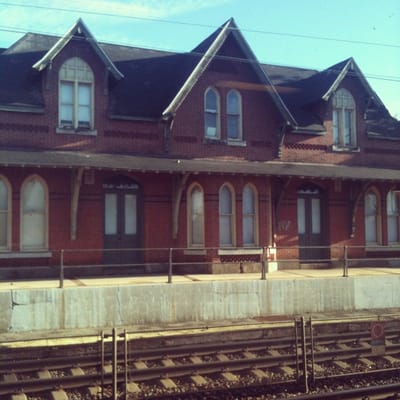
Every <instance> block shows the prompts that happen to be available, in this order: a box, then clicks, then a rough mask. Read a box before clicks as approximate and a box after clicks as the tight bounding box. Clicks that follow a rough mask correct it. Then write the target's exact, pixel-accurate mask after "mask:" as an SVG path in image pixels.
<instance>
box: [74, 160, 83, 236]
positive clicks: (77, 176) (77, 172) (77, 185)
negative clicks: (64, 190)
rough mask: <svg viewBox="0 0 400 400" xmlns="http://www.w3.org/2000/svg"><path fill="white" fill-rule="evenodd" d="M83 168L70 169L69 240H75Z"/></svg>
mask: <svg viewBox="0 0 400 400" xmlns="http://www.w3.org/2000/svg"><path fill="white" fill-rule="evenodd" d="M83 171H84V168H83V167H80V168H77V169H74V170H73V171H72V196H71V240H76V232H77V226H78V204H79V193H80V190H81V185H82V177H83Z"/></svg>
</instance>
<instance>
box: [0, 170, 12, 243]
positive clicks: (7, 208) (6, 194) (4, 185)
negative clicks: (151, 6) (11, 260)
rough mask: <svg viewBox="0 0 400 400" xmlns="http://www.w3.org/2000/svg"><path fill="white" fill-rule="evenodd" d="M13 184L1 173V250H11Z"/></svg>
mask: <svg viewBox="0 0 400 400" xmlns="http://www.w3.org/2000/svg"><path fill="white" fill-rule="evenodd" d="M11 193H12V190H11V185H10V182H9V181H8V179H7V178H6V177H5V176H3V175H1V174H0V250H11V226H12V225H11V211H12V210H11V205H12V201H11Z"/></svg>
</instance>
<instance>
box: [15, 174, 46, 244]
mask: <svg viewBox="0 0 400 400" xmlns="http://www.w3.org/2000/svg"><path fill="white" fill-rule="evenodd" d="M20 246H21V250H45V249H47V248H48V188H47V184H46V182H45V181H44V180H43V179H42V178H41V177H40V176H38V175H31V176H29V177H28V178H26V179H25V181H24V182H23V184H22V186H21V229H20Z"/></svg>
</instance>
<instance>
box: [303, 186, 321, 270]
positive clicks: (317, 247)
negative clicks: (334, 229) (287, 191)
mask: <svg viewBox="0 0 400 400" xmlns="http://www.w3.org/2000/svg"><path fill="white" fill-rule="evenodd" d="M324 222H325V218H324V213H323V196H322V193H321V191H320V189H319V188H318V187H316V186H307V187H302V188H301V189H299V190H298V191H297V227H298V236H299V257H300V260H303V261H305V262H307V261H309V262H312V261H314V260H325V259H327V255H328V251H327V249H326V248H324V247H323V246H324V245H325V244H326V239H325V234H324V231H325V229H324Z"/></svg>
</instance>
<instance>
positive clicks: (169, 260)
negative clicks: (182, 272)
mask: <svg viewBox="0 0 400 400" xmlns="http://www.w3.org/2000/svg"><path fill="white" fill-rule="evenodd" d="M168 283H172V248H170V249H169V257H168Z"/></svg>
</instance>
